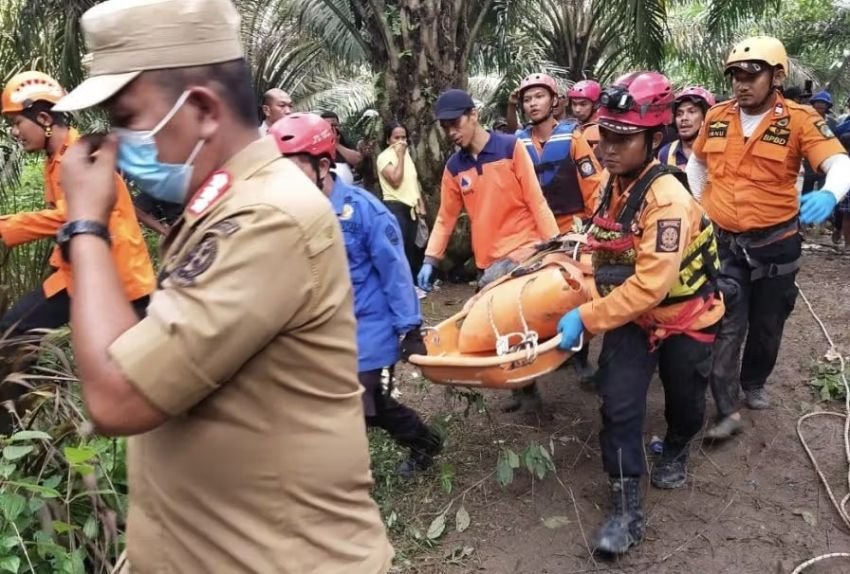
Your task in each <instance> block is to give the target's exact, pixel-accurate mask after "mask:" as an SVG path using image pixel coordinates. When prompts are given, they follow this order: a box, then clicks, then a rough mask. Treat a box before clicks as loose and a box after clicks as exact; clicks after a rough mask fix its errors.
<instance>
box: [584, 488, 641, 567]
mask: <svg viewBox="0 0 850 574" xmlns="http://www.w3.org/2000/svg"><path fill="white" fill-rule="evenodd" d="M609 485H610V487H611V506H612V511H611V514H610V516H608V519H607V520H606V521H605V523H604V524H603V525H602V526H601V527H600V528H599V530H598V531H597V532H596V534H595V535H594V538H593V547H594V549H595V550H596V552H599V553H601V554H603V555H609V556H614V555H617V554H625V553H626V552H628V550H629V548H631V547H632V546H635V545H636V544H640V542H641V541H642V540H643V531H644V526H645V520H646V519H645V518H644V515H643V511H642V510H641V507H640V477H626V478H611V479H609Z"/></svg>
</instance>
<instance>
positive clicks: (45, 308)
mask: <svg viewBox="0 0 850 574" xmlns="http://www.w3.org/2000/svg"><path fill="white" fill-rule="evenodd" d="M148 303H150V297H148V296H145V297H140V298H138V299H136V300H135V301H133V302H132V305H133V310H135V312H136V315H138V316H139V319H142V318H143V317H144V316H145V314H146V311H147V308H148ZM70 320H71V298H70V297H69V296H68V291H66V290H62V291H60V292H59V293H56V294H55V295H53V296H52V297H46V296H45V295H44V290H43V289H42V288H41V287H38V288H36V289H34V290H32V291H30V292H29V293H27V294H26V295H24V296H23V297H21V298H20V299H19V300H18V302H17V303H15V304H14V305H13V306H12V308H11V309H9V310H8V311H6V314H5V315H3V317H2V318H0V333H5V332H6V331H8V330H9V329H12V331H11V333H10V336H14V335H20V334H23V333H26V332H27V331H30V330H32V329H58V328H59V327H61V326H62V325H66V324H67V323H68V322H69V321H70Z"/></svg>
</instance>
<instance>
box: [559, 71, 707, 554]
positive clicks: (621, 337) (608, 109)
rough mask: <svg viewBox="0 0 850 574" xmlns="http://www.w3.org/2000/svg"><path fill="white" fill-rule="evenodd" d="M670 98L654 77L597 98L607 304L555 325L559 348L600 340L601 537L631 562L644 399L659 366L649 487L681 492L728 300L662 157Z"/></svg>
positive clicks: (639, 515) (637, 75)
mask: <svg viewBox="0 0 850 574" xmlns="http://www.w3.org/2000/svg"><path fill="white" fill-rule="evenodd" d="M673 97H674V96H673V88H672V86H671V85H670V81H669V80H668V79H667V78H666V77H665V76H663V75H662V74H659V73H657V72H632V73H630V74H626V75H625V76H623V77H621V78H619V79H618V80H617V81H616V82H615V83H614V85H613V86H609V87H608V88H606V89H605V91H604V93H603V94H602V97H601V103H602V106H601V108H600V111H599V127H600V135H601V137H602V139H601V141H600V143H599V147H598V149H600V150H601V152H602V157H603V159H602V162H603V165H604V166H605V168H606V170H607V175H608V181H607V183H606V185H605V190H604V191H603V192H602V197H601V200H600V202H599V206H598V208H597V210H596V213H595V215H594V217H593V225H592V226H591V228H590V231H589V233H588V247H589V249H590V250H591V252H592V261H593V277H594V282H595V287H596V291H597V292H598V294H599V295H600V297H594V298H593V300H592V301H590V302H588V303H585V304H583V305H581V306H580V307H578V308H577V309H574V310H572V311H570V312H568V313H567V314H565V315H564V316H563V317H562V318H561V320H560V322H559V323H558V331H559V333H560V335H561V337H562V339H561V343H560V346H561V348H562V349H565V350H566V349H570V348H572V347H573V346H574V345H576V344H580V342H581V339H582V333H583V332H584V331H587V332H588V333H590V334H594V335H599V334H604V335H603V337H602V352H601V354H600V356H599V372H598V373H597V375H596V380H595V383H596V391H597V393H598V394H599V396H600V398H601V399H602V406H601V409H600V411H601V414H602V431H601V433H600V436H599V442H600V447H601V450H602V465H603V469H604V471H605V473H606V474H607V475H608V479H609V484H610V489H611V505H612V512H611V514H610V515H609V517H608V518H607V520H606V521H605V522H604V523H603V525H602V526H601V528H600V529H599V530H598V532H597V533H596V535H595V536H594V539H593V542H592V546H593V548H595V549H596V550H597V551H598V552H601V553H603V554H609V555H610V554H613V555H616V554H623V553H625V552H627V551H628V550H629V548H630V547H631V546H633V545H635V544H639V543H640V542H641V540H642V539H643V536H644V527H645V517H644V513H643V510H642V507H641V502H640V480H641V476H642V475H643V474H644V472H645V471H646V462H645V453H644V444H643V422H644V418H645V415H646V394H647V391H648V389H649V384H650V381H651V380H652V377H653V375H654V373H655V370H656V367H657V368H658V371H659V374H660V377H661V382H662V384H663V386H664V400H665V409H664V414H665V418H666V420H667V434H666V436H665V440H664V450H663V453H662V454H661V457H660V460H658V461H657V462H656V464H655V465H654V466H653V469H652V473H651V477H650V478H651V482H652V485H653V486H655V487H656V488H664V489H670V488H678V487H681V486H683V485H684V484H685V483H686V481H687V477H688V454H689V443H690V441H691V439H692V438H693V437H694V436H695V435H696V434H697V433H698V432H699V430H700V429H701V428H702V423H703V416H704V414H705V391H706V388H707V386H708V372H709V369H710V368H711V350H712V342H713V339H714V334H715V332H716V331H717V323H718V322H719V321H720V319H721V317H722V316H723V301H722V299H721V297H720V295H719V293H718V291H717V274H718V271H719V269H718V268H719V261H718V258H717V248H716V244H715V241H714V230H713V228H712V225H711V222H710V221H709V220H708V218H707V217H706V216H705V213H704V212H703V210H702V208H701V207H700V205H699V204H698V203H697V202H696V201H695V200H694V199H693V197H692V196H691V195H690V194H689V193H688V190H687V188H686V187H685V186H684V185H683V184H682V181H683V180H684V177H685V176H684V174H683V173H682V172H681V171H679V170H676V169H673V168H670V167H668V166H665V165H662V164H660V163H659V162H658V160H656V159H655V154H654V150H655V149H656V147H657V146H658V145H659V144H660V142H661V138H662V133H661V132H662V130H663V128H664V126H665V125H667V124H668V123H669V122H670V120H671V119H672V112H671V105H672V104H673Z"/></svg>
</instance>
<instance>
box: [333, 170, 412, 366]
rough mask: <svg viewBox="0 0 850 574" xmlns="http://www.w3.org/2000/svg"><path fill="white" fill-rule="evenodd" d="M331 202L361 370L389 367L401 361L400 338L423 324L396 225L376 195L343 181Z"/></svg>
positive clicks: (336, 189)
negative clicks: (344, 262)
mask: <svg viewBox="0 0 850 574" xmlns="http://www.w3.org/2000/svg"><path fill="white" fill-rule="evenodd" d="M330 199H331V203H332V204H333V208H334V211H336V214H337V218H338V219H339V223H340V225H341V226H342V232H343V235H344V237H345V251H346V253H347V254H348V269H349V273H350V275H351V283H352V284H353V286H354V315H355V317H356V318H357V348H358V369H357V370H358V371H359V372H364V371H372V370H375V369H383V368H385V367H390V366H392V365H394V364H395V363H397V362H398V360H399V358H400V346H399V340H400V338H401V337H402V336H403V335H404V334H405V333H407V332H408V331H410V330H411V329H414V328H417V327H419V325H420V324H421V323H422V315H421V313H420V310H419V299H418V298H417V297H416V292H415V290H414V286H413V276H412V275H411V272H410V265H409V264H408V262H407V258H406V257H405V254H404V245H403V243H402V240H401V231H400V230H399V227H398V222H397V221H396V219H395V217H394V216H393V214H392V213H390V211H389V209H387V208H386V206H384V204H383V203H381V202H380V201H379V200H378V199H377V198H376V197H375V196H374V195H372V194H371V193H369V192H368V191H365V190H363V189H360V188H359V187H355V186H352V185H348V184H346V183H344V182H342V181H341V180H340V179H339V178H335V180H334V188H333V191H332V192H331V197H330Z"/></svg>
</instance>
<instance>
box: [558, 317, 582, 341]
mask: <svg viewBox="0 0 850 574" xmlns="http://www.w3.org/2000/svg"><path fill="white" fill-rule="evenodd" d="M558 332H559V333H560V334H561V344H560V345H558V347H560V348H561V349H562V350H564V351H572V350H574V347H575V346H576V345H577V344H578V343H579V341H580V340H581V335H582V333H584V323H582V321H581V314H580V313H579V311H578V309H573V310H572V311H570V312H569V313H567V314H566V315H564V316H563V317H561V320H560V321H558Z"/></svg>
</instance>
